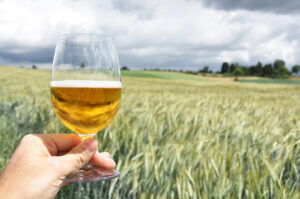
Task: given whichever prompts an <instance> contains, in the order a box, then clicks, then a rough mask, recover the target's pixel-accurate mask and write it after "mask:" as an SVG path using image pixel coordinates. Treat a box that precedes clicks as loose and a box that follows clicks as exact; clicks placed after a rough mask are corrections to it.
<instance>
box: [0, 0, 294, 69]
mask: <svg viewBox="0 0 300 199" xmlns="http://www.w3.org/2000/svg"><path fill="white" fill-rule="evenodd" d="M297 13H300V1H299V0H285V1H283V0H147V1H146V0H98V1H97V0H85V1H79V0H55V1H50V0H49V1H46V0H0V65H1V64H11V65H21V64H23V63H30V64H31V63H38V64H43V63H44V64H47V63H51V62H52V58H53V53H54V49H55V43H56V39H57V37H58V35H60V34H66V33H104V34H108V35H111V36H112V37H114V38H115V39H116V42H117V47H118V51H119V58H120V65H127V66H129V67H130V68H141V69H143V68H150V67H152V68H154V67H162V68H174V69H182V68H183V69H195V70H198V69H200V68H202V67H203V66H204V65H209V66H210V67H212V68H215V69H219V68H220V65H221V63H222V62H223V61H228V62H239V63H241V64H247V65H250V64H256V63H257V61H259V60H260V61H261V62H263V63H268V62H273V61H274V60H275V59H277V58H281V59H284V60H285V61H286V64H287V66H288V67H289V68H290V67H291V66H292V65H294V64H300V48H299V46H300V15H299V14H297Z"/></svg>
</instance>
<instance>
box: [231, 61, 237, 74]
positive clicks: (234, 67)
mask: <svg viewBox="0 0 300 199" xmlns="http://www.w3.org/2000/svg"><path fill="white" fill-rule="evenodd" d="M237 67H238V64H237V63H232V64H230V68H229V72H231V73H232V72H233V71H235V69H237Z"/></svg>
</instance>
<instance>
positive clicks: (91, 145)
mask: <svg viewBox="0 0 300 199" xmlns="http://www.w3.org/2000/svg"><path fill="white" fill-rule="evenodd" d="M83 145H84V147H85V149H86V150H88V151H89V152H95V151H96V148H97V147H96V146H97V142H96V140H95V139H94V138H87V139H85V140H83Z"/></svg>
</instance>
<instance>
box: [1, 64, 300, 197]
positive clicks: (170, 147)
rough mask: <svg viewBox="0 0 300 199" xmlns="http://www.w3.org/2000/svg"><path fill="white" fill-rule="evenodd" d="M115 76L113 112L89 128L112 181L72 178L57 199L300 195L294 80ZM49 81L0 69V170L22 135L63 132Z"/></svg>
mask: <svg viewBox="0 0 300 199" xmlns="http://www.w3.org/2000/svg"><path fill="white" fill-rule="evenodd" d="M122 74H123V78H122V102H121V108H120V110H119V112H118V114H117V116H116V118H115V119H114V120H113V122H112V123H111V124H110V125H109V126H108V127H107V128H105V129H104V130H103V131H101V132H100V133H98V134H97V140H98V141H99V150H101V151H108V152H110V154H111V156H112V157H113V158H114V159H115V160H116V162H117V169H118V170H120V172H121V175H120V177H119V178H118V179H115V180H112V181H107V182H100V183H82V184H77V183H74V184H70V185H68V186H65V187H64V188H62V189H61V191H60V192H59V193H58V195H57V198H58V199H74V198H75V199H76V198H85V199H88V198H93V199H97V198H114V199H119V198H124V199H125V198H126V199H127V198H142V199H148V198H149V199H156V198H159V199H160V198H162V199H165V198H166V199H169V198H170V199H173V198H174V199H177V198H180V199H186V198H193V199H198V198H204V199H210V198H215V199H219V198H220V199H221V198H234V199H235V198H240V199H244V198H253V199H256V198H259V199H260V198H266V199H271V198H272V199H273V198H276V199H290V198H293V199H299V198H300V178H299V176H300V120H299V118H300V86H298V85H286V84H246V83H239V82H232V81H218V80H217V79H215V80H213V81H212V80H211V79H210V80H207V79H205V78H204V77H203V78H202V77H197V76H192V75H184V74H177V73H165V72H155V71H153V72H152V71H151V72H150V71H147V72H146V71H145V72H144V71H138V72H136V71H123V72H122ZM137 77H138V78H137ZM195 78H196V80H201V81H195ZM50 79H51V78H50V71H42V70H32V69H20V68H9V67H0V170H1V169H3V168H4V167H5V165H6V164H7V162H8V160H9V158H10V157H11V155H12V153H13V151H14V150H15V148H16V146H17V145H18V143H19V141H20V140H21V138H22V137H23V136H24V135H26V134H28V133H68V132H70V131H69V130H68V129H67V128H66V127H64V126H63V125H62V124H61V123H60V122H59V120H58V119H57V117H56V116H55V114H54V112H53V109H52V107H51V102H50V89H49V82H50ZM220 79H221V78H220ZM25 185H26V182H24V186H25Z"/></svg>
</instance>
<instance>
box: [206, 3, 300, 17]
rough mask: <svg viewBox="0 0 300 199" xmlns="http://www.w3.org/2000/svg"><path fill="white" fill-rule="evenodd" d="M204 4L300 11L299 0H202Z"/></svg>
mask: <svg viewBox="0 0 300 199" xmlns="http://www.w3.org/2000/svg"><path fill="white" fill-rule="evenodd" d="M201 1H202V2H203V3H204V5H207V6H212V7H215V8H218V9H224V10H236V9H244V10H251V11H266V12H274V13H283V14H289V13H296V12H299V11H300V1H299V0H201Z"/></svg>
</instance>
